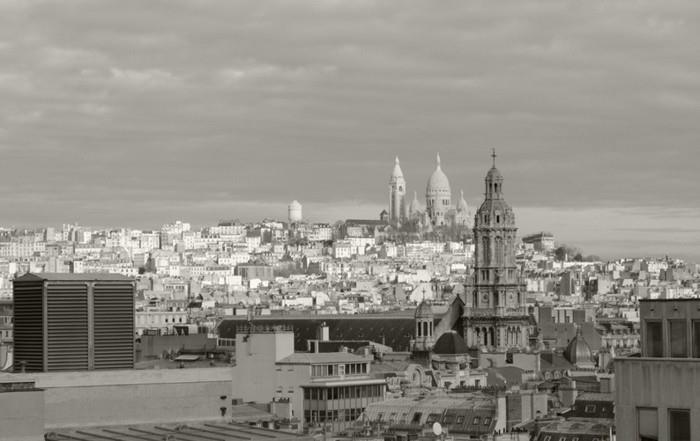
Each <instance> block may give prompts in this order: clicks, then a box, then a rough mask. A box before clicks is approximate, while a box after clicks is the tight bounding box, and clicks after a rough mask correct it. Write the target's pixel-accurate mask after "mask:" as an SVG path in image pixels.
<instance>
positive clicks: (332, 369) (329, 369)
mask: <svg viewBox="0 0 700 441" xmlns="http://www.w3.org/2000/svg"><path fill="white" fill-rule="evenodd" d="M366 373H367V363H345V364H315V365H312V366H311V376H312V377H337V376H339V375H355V374H366Z"/></svg>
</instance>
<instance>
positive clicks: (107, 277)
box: [15, 273, 134, 282]
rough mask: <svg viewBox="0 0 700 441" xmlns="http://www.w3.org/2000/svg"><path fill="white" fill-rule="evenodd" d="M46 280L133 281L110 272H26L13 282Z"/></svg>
mask: <svg viewBox="0 0 700 441" xmlns="http://www.w3.org/2000/svg"><path fill="white" fill-rule="evenodd" d="M40 280H48V281H51V282H54V281H55V282H64V281H67V282H83V281H110V282H112V281H120V282H122V281H123V282H133V281H134V279H132V278H131V277H126V276H122V275H121V274H112V273H81V274H73V273H26V274H24V275H22V276H20V277H18V278H16V279H15V282H25V281H28V282H29V281H32V282H33V281H40Z"/></svg>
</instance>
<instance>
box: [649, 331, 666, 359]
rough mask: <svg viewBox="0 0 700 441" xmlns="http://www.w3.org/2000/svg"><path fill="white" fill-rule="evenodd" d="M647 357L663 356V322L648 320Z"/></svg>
mask: <svg viewBox="0 0 700 441" xmlns="http://www.w3.org/2000/svg"><path fill="white" fill-rule="evenodd" d="M646 339H647V341H646V350H647V354H646V356H647V357H663V356H664V354H663V344H662V342H663V338H662V328H661V322H647V333H646Z"/></svg>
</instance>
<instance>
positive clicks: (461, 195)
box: [459, 189, 464, 199]
mask: <svg viewBox="0 0 700 441" xmlns="http://www.w3.org/2000/svg"><path fill="white" fill-rule="evenodd" d="M459 197H461V198H462V199H464V189H461V190H459Z"/></svg>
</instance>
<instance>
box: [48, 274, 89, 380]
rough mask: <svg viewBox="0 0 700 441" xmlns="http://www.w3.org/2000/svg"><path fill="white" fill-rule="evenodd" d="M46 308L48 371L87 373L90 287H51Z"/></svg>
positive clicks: (82, 285)
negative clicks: (88, 291) (80, 371)
mask: <svg viewBox="0 0 700 441" xmlns="http://www.w3.org/2000/svg"><path fill="white" fill-rule="evenodd" d="M46 306H47V329H48V341H47V352H48V358H47V364H48V366H47V370H48V371H66V370H70V371H72V370H87V369H88V302H87V285H86V284H63V283H61V284H49V286H48V293H47V302H46Z"/></svg>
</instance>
